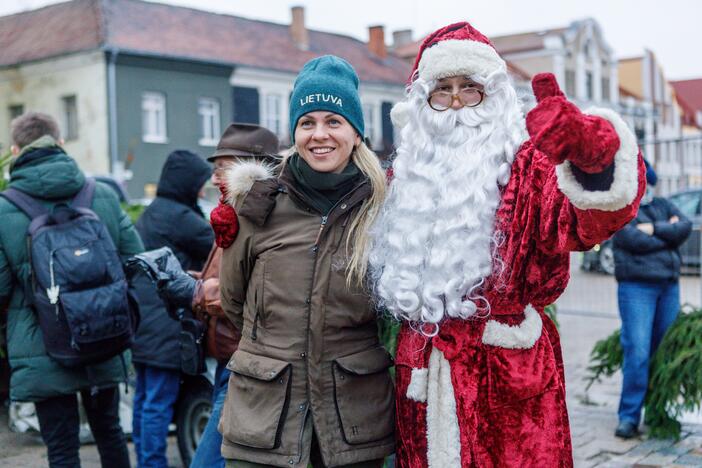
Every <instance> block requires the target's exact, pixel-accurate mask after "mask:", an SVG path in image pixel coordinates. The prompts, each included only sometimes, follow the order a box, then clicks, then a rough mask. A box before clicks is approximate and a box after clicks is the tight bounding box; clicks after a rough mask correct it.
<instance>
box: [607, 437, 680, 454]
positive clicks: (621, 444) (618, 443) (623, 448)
mask: <svg viewBox="0 0 702 468" xmlns="http://www.w3.org/2000/svg"><path fill="white" fill-rule="evenodd" d="M598 441H599V446H600V447H601V449H602V451H603V452H608V453H613V454H615V455H621V454H624V453H627V452H629V451H630V450H631V449H633V448H634V447H636V446H637V445H639V444H640V443H641V440H639V439H628V440H624V439H620V438H618V437H610V438H606V439H605V438H598ZM683 453H684V452H683ZM675 455H680V453H676V454H675Z"/></svg>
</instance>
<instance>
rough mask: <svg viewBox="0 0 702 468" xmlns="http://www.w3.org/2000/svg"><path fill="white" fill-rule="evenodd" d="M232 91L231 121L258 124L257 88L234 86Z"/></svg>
mask: <svg viewBox="0 0 702 468" xmlns="http://www.w3.org/2000/svg"><path fill="white" fill-rule="evenodd" d="M232 91H233V102H232V104H233V106H232V107H233V111H232V113H233V121H234V122H241V123H251V124H256V125H258V124H260V122H261V120H260V116H259V106H258V89H256V88H247V87H244V86H234V87H233V88H232Z"/></svg>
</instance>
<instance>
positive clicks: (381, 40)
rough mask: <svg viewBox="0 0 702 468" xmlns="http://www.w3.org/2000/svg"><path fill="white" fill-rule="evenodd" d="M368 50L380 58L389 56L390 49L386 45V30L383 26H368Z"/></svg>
mask: <svg viewBox="0 0 702 468" xmlns="http://www.w3.org/2000/svg"><path fill="white" fill-rule="evenodd" d="M368 50H370V51H371V53H372V54H374V55H377V56H378V57H380V58H385V57H387V56H388V50H387V48H386V47H385V30H384V29H383V27H382V26H370V27H368Z"/></svg>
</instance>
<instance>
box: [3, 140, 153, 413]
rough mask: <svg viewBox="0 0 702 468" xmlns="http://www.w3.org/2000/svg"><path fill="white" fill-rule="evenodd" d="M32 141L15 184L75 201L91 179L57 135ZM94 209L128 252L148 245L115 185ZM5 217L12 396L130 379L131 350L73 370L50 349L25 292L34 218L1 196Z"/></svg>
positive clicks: (98, 193) (15, 170)
mask: <svg viewBox="0 0 702 468" xmlns="http://www.w3.org/2000/svg"><path fill="white" fill-rule="evenodd" d="M30 146H31V147H29V148H27V149H25V151H24V152H23V153H22V154H21V155H20V156H19V157H18V158H17V159H16V160H15V162H14V164H13V167H12V168H11V170H10V187H14V188H16V189H19V190H22V191H23V192H26V193H28V194H30V195H32V196H33V197H35V198H37V199H39V200H40V201H41V202H43V203H44V204H45V205H46V206H47V207H53V206H54V205H55V204H57V203H65V202H67V201H70V200H72V199H73V197H74V196H75V195H76V194H77V193H78V191H79V190H80V189H81V187H82V186H83V184H84V183H85V177H84V175H83V173H82V172H81V170H80V169H79V168H78V165H77V164H76V163H75V161H74V160H73V159H72V158H70V157H69V156H67V155H66V154H65V153H64V152H63V150H62V149H61V148H60V147H58V146H57V145H56V142H55V141H54V140H53V139H52V138H51V137H43V138H41V139H39V140H37V141H36V142H35V143H33V144H32V145H30ZM92 210H93V211H94V212H95V213H96V214H97V215H98V216H99V217H100V219H101V220H102V221H103V222H104V223H105V225H106V226H107V230H108V232H109V233H110V236H111V237H112V240H113V241H114V243H115V245H116V247H117V250H118V251H119V253H120V255H121V256H122V257H128V256H131V255H134V254H137V253H139V252H141V251H142V250H143V246H142V243H141V240H140V239H139V235H138V234H137V232H136V230H135V229H134V226H133V225H132V223H131V221H130V220H129V217H128V216H127V215H126V214H125V213H124V211H122V209H121V208H120V205H119V201H118V199H117V195H116V194H115V192H114V190H112V189H111V188H110V187H108V186H107V185H104V184H101V183H98V184H97V186H96V187H95V195H94V198H93V204H92ZM0 220H2V222H0V310H3V309H4V308H5V307H6V306H8V312H7V313H8V317H7V341H8V354H9V360H10V366H11V368H12V375H11V377H10V398H11V399H12V400H14V401H41V400H45V399H47V398H50V397H55V396H59V395H67V394H72V393H75V392H76V391H77V390H79V389H84V388H88V387H92V386H97V387H99V388H106V387H111V386H114V385H116V384H117V383H119V382H123V381H125V379H126V375H125V366H124V364H126V365H127V366H128V365H129V353H128V352H127V353H124V357H125V359H124V360H122V359H121V358H120V357H119V356H116V357H114V358H112V359H109V360H107V361H104V362H102V363H99V364H95V365H91V366H86V367H79V368H71V369H69V368H66V367H62V366H61V365H59V364H58V363H57V362H56V361H54V360H53V359H51V358H50V357H49V356H48V355H47V354H46V350H45V348H44V341H43V337H42V331H41V329H40V328H39V323H38V320H37V316H36V314H35V312H34V311H33V310H32V308H31V307H30V306H29V305H28V304H27V298H26V297H25V291H29V290H30V288H31V287H30V281H31V267H30V262H29V255H28V252H27V229H28V227H29V217H27V215H25V214H24V213H23V212H21V211H20V210H19V209H18V208H17V207H15V205H13V204H12V203H10V202H9V201H8V200H6V199H4V198H0Z"/></svg>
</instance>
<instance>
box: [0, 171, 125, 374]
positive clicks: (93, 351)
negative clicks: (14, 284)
mask: <svg viewBox="0 0 702 468" xmlns="http://www.w3.org/2000/svg"><path fill="white" fill-rule="evenodd" d="M94 192H95V180H94V179H87V180H86V182H85V184H84V185H83V188H82V189H81V190H80V192H78V194H77V195H76V196H75V198H74V200H73V201H72V202H71V203H70V204H58V205H56V206H55V207H54V209H53V211H51V212H49V210H47V209H46V208H45V207H44V206H43V205H41V204H40V203H39V202H37V201H36V200H35V199H34V198H32V197H31V196H30V195H27V194H26V193H24V192H22V191H20V190H17V189H14V188H9V189H7V190H5V191H4V192H3V193H2V196H4V197H5V198H7V199H8V200H9V201H11V202H12V203H13V204H14V205H16V206H17V207H18V208H19V209H20V210H22V211H23V212H25V213H26V214H27V215H28V216H29V217H30V218H31V220H32V221H31V223H30V225H29V231H28V237H29V243H28V250H29V252H28V253H29V255H30V263H31V268H32V281H31V291H29V292H28V294H27V299H28V301H30V303H32V305H33V306H34V310H35V311H36V314H37V316H38V319H39V326H40V327H41V331H42V335H43V338H44V345H45V347H46V351H47V354H48V355H49V356H51V357H52V358H53V359H55V360H56V361H57V362H58V363H59V364H62V365H64V366H66V367H76V366H82V365H85V364H92V363H97V362H101V361H104V360H106V359H108V358H111V357H113V356H116V355H118V354H120V353H121V352H122V351H124V350H126V349H127V348H129V347H130V346H131V344H132V341H133V335H134V330H135V328H136V319H137V317H136V316H135V315H134V314H135V313H136V309H135V308H134V305H133V304H130V298H129V294H128V290H127V280H126V278H125V274H124V271H123V269H122V262H121V260H120V257H119V253H118V252H117V248H116V247H115V244H114V242H113V241H112V238H111V237H110V234H109V232H108V231H107V228H106V227H105V224H104V223H103V222H102V221H101V220H100V219H99V218H98V216H97V215H96V214H95V213H94V212H93V211H92V210H90V206H91V205H92V199H93V194H94Z"/></svg>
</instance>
